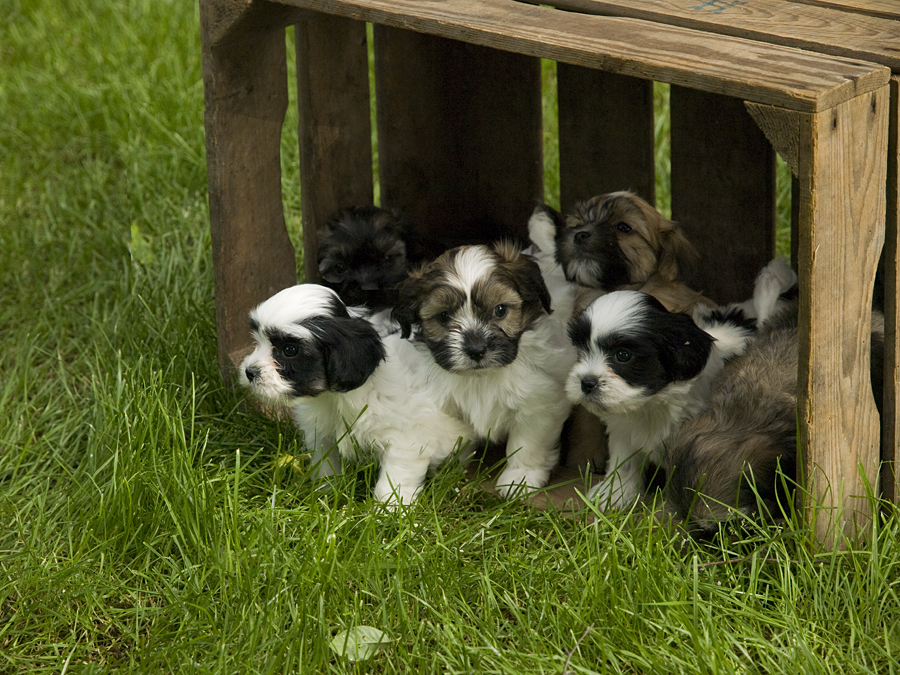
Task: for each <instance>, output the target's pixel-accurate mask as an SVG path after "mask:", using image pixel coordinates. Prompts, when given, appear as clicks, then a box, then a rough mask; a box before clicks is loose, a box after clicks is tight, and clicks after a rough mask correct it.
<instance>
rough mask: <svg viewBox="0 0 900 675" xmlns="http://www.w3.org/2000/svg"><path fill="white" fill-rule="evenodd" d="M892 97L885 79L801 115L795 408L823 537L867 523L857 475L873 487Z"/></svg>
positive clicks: (812, 506) (812, 507)
mask: <svg viewBox="0 0 900 675" xmlns="http://www.w3.org/2000/svg"><path fill="white" fill-rule="evenodd" d="M888 99H889V92H888V87H883V88H882V89H880V90H878V91H877V92H874V93H872V94H870V95H866V96H861V97H859V98H857V99H854V100H852V101H848V102H847V103H843V104H841V105H839V106H836V107H835V108H834V109H833V110H829V111H825V112H822V113H818V114H816V115H801V116H800V176H799V180H800V195H799V197H800V232H799V242H798V245H799V275H800V279H801V284H800V373H799V387H798V389H799V397H798V399H799V400H798V415H799V421H800V425H799V426H800V434H801V445H802V447H803V449H804V453H803V466H804V470H805V474H806V481H805V484H806V487H807V490H808V491H809V494H810V495H811V499H808V500H806V502H805V505H804V508H805V510H806V513H807V517H808V518H809V519H810V520H811V521H814V522H815V529H816V536H817V539H818V540H819V541H821V542H824V543H825V544H826V546H827V545H830V544H838V545H840V542H841V539H842V536H843V535H847V536H855V535H856V534H858V533H859V532H860V531H864V529H865V527H866V525H867V522H868V519H869V518H870V517H871V513H870V508H869V503H868V502H867V501H866V499H865V495H866V488H865V484H864V482H863V481H864V480H865V481H866V482H867V483H868V485H869V486H870V488H871V489H872V490H877V486H878V483H877V473H876V468H877V466H878V457H879V436H878V426H879V425H878V413H877V411H876V409H875V402H874V398H873V396H872V390H871V386H870V383H869V382H870V379H869V334H870V327H869V326H870V317H871V309H870V307H871V300H872V284H873V282H874V280H875V269H876V267H877V264H878V258H879V255H880V253H881V249H882V245H883V243H884V208H885V190H884V185H885V181H886V156H887V124H888V108H889V104H888ZM860 473H862V474H863V475H862V476H860ZM817 504H821V505H822V507H823V508H822V510H819V508H818V506H817Z"/></svg>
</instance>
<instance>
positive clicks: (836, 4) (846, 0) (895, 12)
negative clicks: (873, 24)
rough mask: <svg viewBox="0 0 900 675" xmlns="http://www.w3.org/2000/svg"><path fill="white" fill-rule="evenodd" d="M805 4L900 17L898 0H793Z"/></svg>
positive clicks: (894, 17)
mask: <svg viewBox="0 0 900 675" xmlns="http://www.w3.org/2000/svg"><path fill="white" fill-rule="evenodd" d="M792 1H793V2H800V3H803V4H804V5H815V6H818V7H830V8H832V9H840V10H844V11H847V12H859V13H860V14H868V15H870V16H878V17H881V18H883V19H900V4H898V3H897V0H792Z"/></svg>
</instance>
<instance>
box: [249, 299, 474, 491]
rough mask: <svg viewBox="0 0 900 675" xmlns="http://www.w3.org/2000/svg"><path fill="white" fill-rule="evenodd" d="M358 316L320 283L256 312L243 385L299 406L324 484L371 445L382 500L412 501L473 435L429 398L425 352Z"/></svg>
mask: <svg viewBox="0 0 900 675" xmlns="http://www.w3.org/2000/svg"><path fill="white" fill-rule="evenodd" d="M351 310H353V311H348V308H347V307H345V306H344V303H343V302H341V300H340V298H339V297H338V295H337V293H335V292H334V291H333V290H331V289H329V288H325V287H324V286H319V285H316V284H301V285H298V286H293V287H291V288H287V289H285V290H283V291H281V292H279V293H276V294H275V295H274V296H272V297H271V298H269V299H268V300H266V301H265V302H263V303H262V304H261V305H259V306H258V307H257V308H256V309H254V310H253V311H251V312H250V327H251V330H252V333H253V338H254V340H255V341H256V349H255V350H254V351H253V352H252V353H251V354H250V355H249V356H247V357H246V358H245V359H244V361H243V362H242V363H241V367H240V373H239V378H240V382H241V384H242V385H244V386H245V387H247V388H248V389H249V390H250V393H251V394H252V395H254V396H255V397H257V398H258V399H260V400H261V401H263V402H265V403H268V404H271V405H284V406H290V407H291V408H292V412H293V416H294V420H295V422H296V424H297V426H298V427H299V429H300V430H301V431H303V435H304V440H305V442H306V444H307V446H308V447H310V448H311V449H312V451H313V458H314V462H315V465H316V467H317V472H318V475H319V477H327V476H329V475H333V474H335V473H339V472H340V467H341V462H340V459H341V457H344V458H346V459H351V460H352V459H355V458H356V454H357V447H359V448H360V449H369V448H371V450H372V452H374V453H375V455H376V456H377V457H378V458H379V460H380V464H381V470H380V473H379V476H378V480H377V482H376V484H375V499H377V500H378V501H382V502H386V501H390V502H401V503H404V504H409V503H410V502H411V501H413V499H414V498H415V496H416V494H417V493H418V491H419V489H420V488H421V486H422V483H423V481H424V479H425V476H426V473H427V471H428V470H429V469H430V468H433V467H436V466H438V465H439V464H440V463H441V462H443V461H444V460H445V459H446V458H447V457H448V456H449V455H450V454H451V453H453V452H454V451H455V450H457V449H459V448H460V446H461V445H464V444H465V443H466V442H467V441H469V440H470V439H472V438H474V433H473V431H472V429H471V427H470V426H468V425H467V424H465V423H464V422H462V421H461V420H459V419H457V418H455V417H451V416H450V415H448V414H446V413H445V412H443V411H442V409H441V407H440V406H439V405H437V404H436V402H435V401H434V399H433V398H432V397H430V396H429V391H428V389H427V387H426V386H425V378H424V375H425V372H426V366H427V362H426V361H425V360H424V359H423V358H422V357H421V356H420V354H419V353H418V350H416V349H415V348H414V347H413V346H412V345H411V344H409V342H408V341H406V340H403V339H401V338H400V336H399V335H396V334H395V335H389V336H387V337H385V338H381V337H380V336H379V335H378V333H377V332H376V330H375V328H374V326H373V325H372V324H371V323H370V322H369V321H368V320H367V319H366V318H364V316H362V313H361V311H360V310H359V308H351Z"/></svg>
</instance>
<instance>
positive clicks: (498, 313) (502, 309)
mask: <svg viewBox="0 0 900 675" xmlns="http://www.w3.org/2000/svg"><path fill="white" fill-rule="evenodd" d="M508 311H509V307H507V306H506V305H502V304H501V305H497V306H496V307H494V316H495V317H497V318H498V319H502V318H503V317H504V316H506V313H507V312H508Z"/></svg>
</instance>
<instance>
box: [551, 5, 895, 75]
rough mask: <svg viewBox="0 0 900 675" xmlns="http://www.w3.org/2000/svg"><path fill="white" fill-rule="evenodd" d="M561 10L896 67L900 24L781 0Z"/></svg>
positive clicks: (591, 7) (597, 6) (598, 6)
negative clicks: (624, 18)
mask: <svg viewBox="0 0 900 675" xmlns="http://www.w3.org/2000/svg"><path fill="white" fill-rule="evenodd" d="M553 4H554V5H555V6H556V7H558V8H560V9H566V10H570V11H578V12H586V13H589V14H602V15H605V16H621V17H630V18H634V19H642V20H645V21H656V22H659V23H663V24H669V25H672V26H682V27H684V28H692V29H696V30H703V31H710V32H714V33H721V34H722V35H731V36H734V37H740V38H747V39H750V40H760V41H763V42H768V43H771V44H778V45H785V46H789V47H797V48H800V49H808V50H811V51H815V52H820V53H823V54H834V55H836V56H846V57H848V58H853V59H863V60H865V61H873V62H875V63H880V64H883V65H886V66H890V67H891V68H892V69H893V70H894V72H897V71H898V69H900V51H898V45H900V23H898V22H897V21H893V20H891V19H884V18H880V17H877V16H868V15H865V14H859V13H852V12H845V11H839V10H837V9H832V8H829V7H822V6H818V7H817V6H813V5H803V4H797V3H794V2H785V1H784V0H752V1H751V2H735V1H734V0H556V1H555V2H554V3H553Z"/></svg>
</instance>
